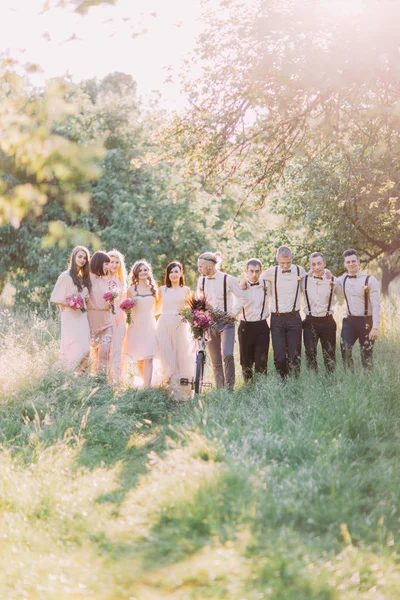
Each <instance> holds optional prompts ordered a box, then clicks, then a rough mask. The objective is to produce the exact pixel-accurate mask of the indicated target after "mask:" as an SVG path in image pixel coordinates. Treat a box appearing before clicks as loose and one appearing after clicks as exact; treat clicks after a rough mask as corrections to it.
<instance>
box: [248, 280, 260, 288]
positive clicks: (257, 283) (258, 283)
mask: <svg viewBox="0 0 400 600" xmlns="http://www.w3.org/2000/svg"><path fill="white" fill-rule="evenodd" d="M249 284H250V287H253V285H260V282H259V281H257V282H256V283H251V281H249Z"/></svg>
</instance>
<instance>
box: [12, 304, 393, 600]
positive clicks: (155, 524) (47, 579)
mask: <svg viewBox="0 0 400 600" xmlns="http://www.w3.org/2000/svg"><path fill="white" fill-rule="evenodd" d="M397 315H398V307H397V306H396V305H394V304H387V306H386V318H385V322H384V323H383V333H384V335H383V337H382V339H381V340H380V341H379V343H378V344H377V346H376V363H375V369H374V371H373V372H372V373H364V372H361V370H360V369H359V368H358V370H357V373H356V375H354V376H351V375H349V374H345V373H344V372H343V370H342V367H341V365H339V367H338V369H337V372H336V373H335V374H334V375H333V376H331V377H329V378H327V377H325V375H324V374H323V372H322V373H321V375H320V376H319V377H317V376H315V375H312V374H308V373H307V372H306V371H305V370H304V371H303V372H302V375H301V377H300V379H299V380H298V381H290V382H289V383H288V384H287V385H285V386H283V385H282V384H281V383H280V381H279V380H278V378H277V377H276V375H275V374H274V373H273V369H272V368H271V375H270V376H268V377H267V378H266V379H265V380H260V381H258V382H257V383H256V384H255V385H254V386H252V387H247V388H245V387H243V386H239V387H238V389H237V391H235V393H233V394H229V393H227V392H217V391H211V392H210V393H208V394H206V395H205V396H202V397H201V399H196V400H190V401H188V402H187V403H185V404H183V405H178V406H176V405H174V404H173V403H172V402H171V401H170V399H169V397H168V395H167V394H166V393H165V392H164V391H163V390H157V389H155V390H151V391H134V390H131V389H123V388H121V389H112V388H111V387H109V386H108V385H106V384H104V383H102V382H101V381H98V380H96V379H94V378H90V377H84V378H79V379H76V378H68V377H66V376H65V375H62V374H60V373H57V372H55V371H54V370H52V369H51V365H52V364H53V363H54V361H55V359H56V357H57V352H58V341H57V335H58V325H57V323H56V322H54V321H53V320H52V319H50V320H43V319H41V318H39V317H34V316H33V315H19V316H17V317H16V316H15V315H13V314H12V313H11V312H7V311H2V312H1V319H0V331H1V333H0V352H1V362H0V394H1V397H0V444H1V446H0V447H1V453H0V521H1V522H0V540H1V544H0V598H1V599H7V600H8V599H18V600H20V599H23V598H27V599H32V600H36V599H46V600H47V599H53V598H54V599H57V600H72V599H74V600H76V599H84V598H85V599H86V598H94V599H96V600H111V599H119V598H121V599H130V600H133V599H135V600H159V599H160V600H161V599H165V598H168V599H174V600H175V599H176V600H184V599H185V600H186V599H188V600H189V599H190V600H191V599H196V600H203V599H222V598H224V599H229V600H230V599H232V600H239V599H240V600H260V599H264V598H272V599H279V600H280V599H282V600H292V599H293V600H312V599H315V600H317V599H318V600H333V599H344V598H346V599H357V600H359V599H369V598H371V599H374V600H375V599H379V600H381V599H397V598H399V597H400V568H399V562H400V555H399V541H400V509H399V498H400V476H399V465H400V460H399V459H400V391H399V390H400V370H399V364H400V333H399V330H398V322H397Z"/></svg>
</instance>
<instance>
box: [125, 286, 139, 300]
mask: <svg viewBox="0 0 400 600" xmlns="http://www.w3.org/2000/svg"><path fill="white" fill-rule="evenodd" d="M126 293H127V296H128V298H134V296H137V291H136V289H135V286H134V285H131V286H130V287H128V289H127V291H126Z"/></svg>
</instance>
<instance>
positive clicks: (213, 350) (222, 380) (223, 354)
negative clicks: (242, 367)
mask: <svg viewBox="0 0 400 600" xmlns="http://www.w3.org/2000/svg"><path fill="white" fill-rule="evenodd" d="M234 345H235V324H234V323H226V324H225V325H222V326H217V327H214V328H213V329H212V332H211V337H210V341H209V342H208V345H207V349H208V351H209V352H210V356H211V362H212V366H213V371H214V379H215V385H216V386H217V388H223V387H224V386H225V387H227V388H228V389H229V390H233V388H234V385H235V360H234V358H233V348H234Z"/></svg>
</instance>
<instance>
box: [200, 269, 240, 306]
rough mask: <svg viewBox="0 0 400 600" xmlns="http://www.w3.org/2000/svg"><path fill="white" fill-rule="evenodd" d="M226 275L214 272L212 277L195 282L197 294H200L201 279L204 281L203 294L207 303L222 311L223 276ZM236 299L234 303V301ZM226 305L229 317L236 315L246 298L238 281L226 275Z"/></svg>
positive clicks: (201, 289) (201, 287) (201, 288)
mask: <svg viewBox="0 0 400 600" xmlns="http://www.w3.org/2000/svg"><path fill="white" fill-rule="evenodd" d="M225 275H226V273H222V272H221V271H216V273H215V275H212V277H203V276H201V277H199V280H198V282H197V293H198V294H201V293H202V291H203V279H204V293H205V295H206V298H207V302H208V303H209V304H211V306H212V307H213V308H216V309H219V310H224V276H225ZM235 298H236V302H235V301H234V299H235ZM226 304H227V312H228V313H229V314H231V315H236V314H237V313H238V312H239V311H240V310H241V309H242V308H243V306H244V305H245V304H246V296H245V293H244V290H242V288H241V287H240V285H239V283H238V281H237V280H236V279H235V277H233V276H232V275H227V278H226Z"/></svg>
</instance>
